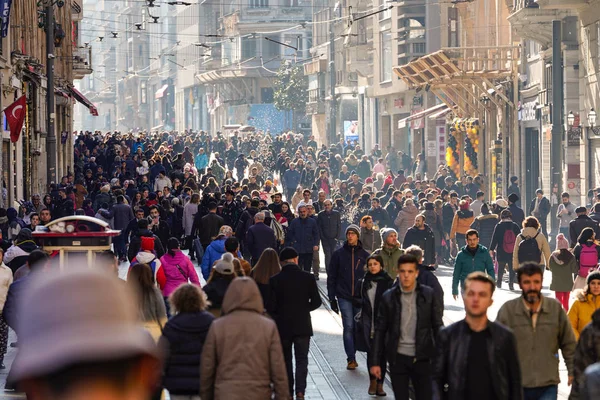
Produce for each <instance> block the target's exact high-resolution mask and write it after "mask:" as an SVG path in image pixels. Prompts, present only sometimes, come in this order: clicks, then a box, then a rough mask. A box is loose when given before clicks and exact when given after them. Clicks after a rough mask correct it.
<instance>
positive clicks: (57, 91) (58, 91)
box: [54, 87, 69, 98]
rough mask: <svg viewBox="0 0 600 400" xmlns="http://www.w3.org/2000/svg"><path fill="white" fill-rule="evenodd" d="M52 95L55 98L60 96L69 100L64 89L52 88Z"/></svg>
mask: <svg viewBox="0 0 600 400" xmlns="http://www.w3.org/2000/svg"><path fill="white" fill-rule="evenodd" d="M54 94H55V95H57V96H61V97H66V98H69V93H67V92H66V91H65V90H64V89H62V88H58V87H57V88H54Z"/></svg>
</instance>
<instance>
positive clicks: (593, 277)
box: [586, 271, 600, 285]
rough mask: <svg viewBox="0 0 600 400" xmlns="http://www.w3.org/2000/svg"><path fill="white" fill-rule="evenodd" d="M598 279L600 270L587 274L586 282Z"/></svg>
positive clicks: (599, 278)
mask: <svg viewBox="0 0 600 400" xmlns="http://www.w3.org/2000/svg"><path fill="white" fill-rule="evenodd" d="M596 279H598V280H600V271H594V272H590V274H589V275H588V276H587V280H586V283H587V284H588V285H589V284H590V283H591V282H592V281H593V280H596Z"/></svg>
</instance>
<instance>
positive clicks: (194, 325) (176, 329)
mask: <svg viewBox="0 0 600 400" xmlns="http://www.w3.org/2000/svg"><path fill="white" fill-rule="evenodd" d="M214 319H215V317H213V316H212V314H210V313H208V312H206V311H197V312H192V313H180V314H177V315H175V316H174V317H172V318H171V319H170V320H169V321H168V322H167V323H166V325H165V327H164V329H163V333H162V337H161V338H160V340H159V345H160V346H161V348H164V349H165V350H166V354H167V357H166V360H165V366H164V372H163V381H162V385H163V387H164V388H165V389H167V390H168V391H169V393H170V394H171V395H189V396H193V395H196V396H197V395H198V394H199V393H200V375H199V374H198V371H199V369H200V359H201V358H202V347H203V346H204V342H205V340H206V335H208V330H209V328H210V326H211V324H212V322H213V321H214Z"/></svg>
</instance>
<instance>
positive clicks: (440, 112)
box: [429, 107, 453, 119]
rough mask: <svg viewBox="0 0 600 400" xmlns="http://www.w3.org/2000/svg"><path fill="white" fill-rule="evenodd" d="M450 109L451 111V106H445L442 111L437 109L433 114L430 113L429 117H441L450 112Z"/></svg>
mask: <svg viewBox="0 0 600 400" xmlns="http://www.w3.org/2000/svg"><path fill="white" fill-rule="evenodd" d="M451 111H453V110H452V109H451V108H448V107H446V108H444V109H443V110H442V111H438V112H436V113H435V114H431V115H430V116H429V119H436V118H439V117H443V116H445V115H446V114H448V113H450V112H451Z"/></svg>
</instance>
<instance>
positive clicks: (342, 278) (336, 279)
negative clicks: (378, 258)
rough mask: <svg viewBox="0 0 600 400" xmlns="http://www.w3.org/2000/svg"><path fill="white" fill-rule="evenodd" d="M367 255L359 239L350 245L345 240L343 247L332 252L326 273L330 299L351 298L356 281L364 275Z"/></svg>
mask: <svg viewBox="0 0 600 400" xmlns="http://www.w3.org/2000/svg"><path fill="white" fill-rule="evenodd" d="M368 257H369V252H368V251H366V250H365V249H363V248H362V243H361V242H360V241H359V242H358V244H357V245H356V246H350V245H349V244H348V242H347V241H346V242H345V243H344V246H343V247H341V248H339V249H337V250H336V251H334V252H333V254H332V255H331V262H330V264H329V272H328V275H327V293H328V295H329V300H330V301H331V300H334V299H336V298H342V299H346V300H352V298H353V297H354V295H355V287H356V282H358V281H359V280H360V279H362V278H363V277H364V276H365V265H366V263H367V258H368Z"/></svg>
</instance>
